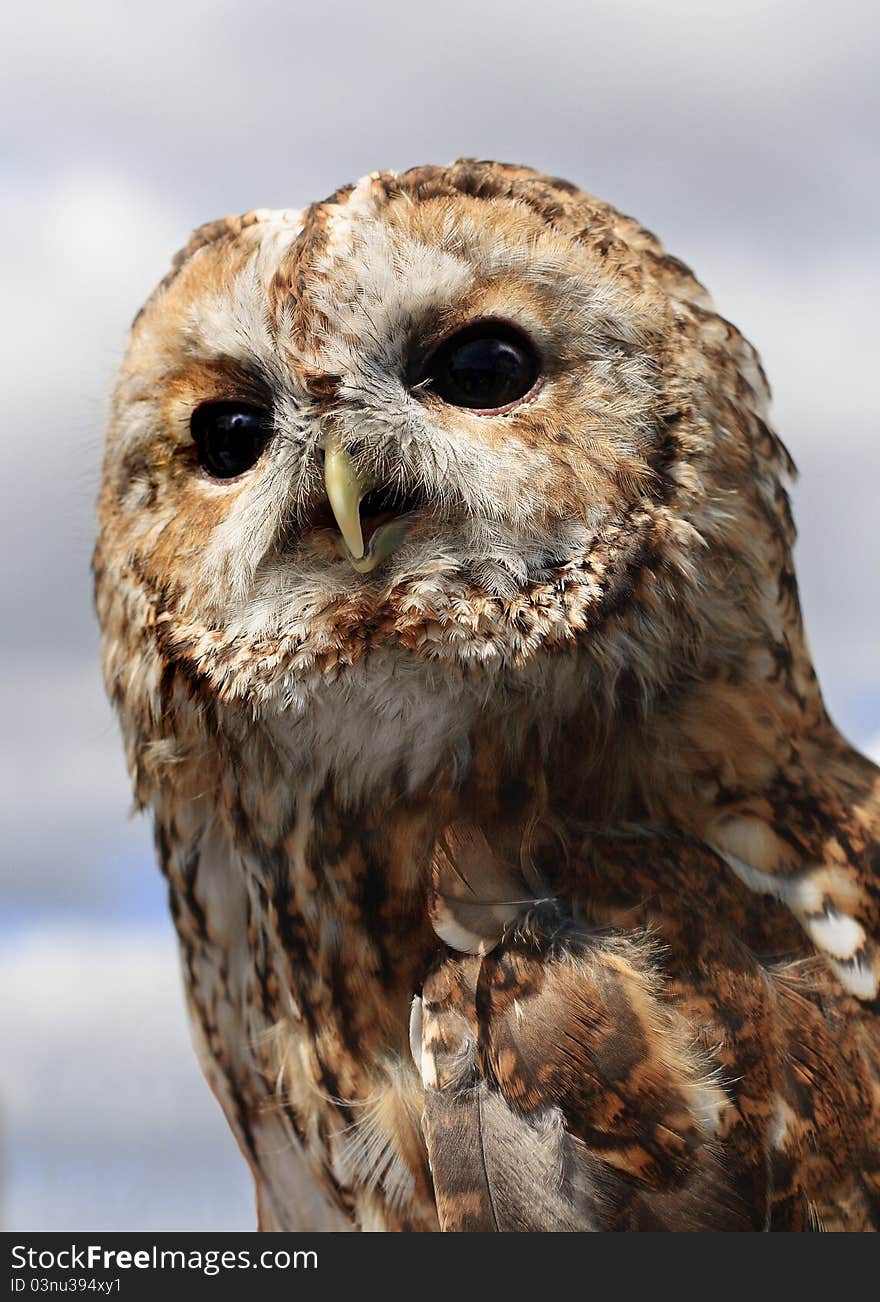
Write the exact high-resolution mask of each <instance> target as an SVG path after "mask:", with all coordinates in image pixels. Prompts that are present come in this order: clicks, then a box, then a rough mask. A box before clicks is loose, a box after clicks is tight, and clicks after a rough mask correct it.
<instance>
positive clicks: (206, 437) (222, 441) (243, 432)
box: [189, 402, 272, 479]
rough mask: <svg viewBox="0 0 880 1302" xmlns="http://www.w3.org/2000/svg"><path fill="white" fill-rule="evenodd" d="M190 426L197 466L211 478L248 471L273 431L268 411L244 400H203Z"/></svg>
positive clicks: (234, 476) (231, 477)
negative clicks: (196, 455) (197, 460)
mask: <svg viewBox="0 0 880 1302" xmlns="http://www.w3.org/2000/svg"><path fill="white" fill-rule="evenodd" d="M189 427H190V431H191V432H192V436H193V440H194V442H195V445H196V452H197V454H198V458H199V465H200V466H201V467H202V468H203V470H206V471H207V472H208V474H209V475H212V476H213V477H214V479H235V478H236V476H238V475H243V474H244V472H245V471H246V470H250V468H251V466H253V465H255V464H256V462H257V461H259V459H260V456H261V455H262V452H263V449H264V448H265V446H266V444H267V443H268V441H269V438H270V436H271V433H272V428H271V418H270V416H269V413H268V412H266V411H264V410H263V409H262V408H261V407H251V406H249V405H248V404H247V403H244V402H205V403H203V404H202V405H201V407H196V409H195V411H194V412H193V414H192V416H191V417H190V422H189Z"/></svg>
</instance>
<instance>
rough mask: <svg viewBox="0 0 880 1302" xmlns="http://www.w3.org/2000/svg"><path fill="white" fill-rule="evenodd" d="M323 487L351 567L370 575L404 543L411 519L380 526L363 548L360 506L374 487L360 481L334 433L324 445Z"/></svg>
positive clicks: (406, 518)
mask: <svg viewBox="0 0 880 1302" xmlns="http://www.w3.org/2000/svg"><path fill="white" fill-rule="evenodd" d="M324 486H325V488H326V489H327V497H328V499H329V502H330V509H331V510H332V512H333V515H334V517H335V519H336V523H337V524H338V525H339V532H340V533H341V534H342V541H343V543H344V544H345V554H346V556H347V558H348V562H349V564H350V565H351V567H352V569H354V570H357V572H358V574H369V573H370V571H371V570H374V569H375V568H376V566H377V565H379V564H380V563H381V562H382V561H384V560H385V559H386V557H388V556H390V555H391V553H392V552H393V551H394V550H395V549H396V548H397V547H398V546H399V545H400V543H401V542H402V541H403V538H404V535H405V533H406V531H407V528H408V527H409V518H408V517H407V516H401V517H400V518H399V519H397V520H389V521H387V522H386V523H385V524H382V525H380V527H379V528H378V529H376V530H375V531H374V533H373V534H372V536H371V538H370V541H369V545H368V546H366V547H365V546H364V533H363V528H362V525H361V512H360V506H361V501H362V500H363V498H364V497H365V496H366V494H367V493H368V492H369V491H370V488H371V487H372V484H371V483H370V482H369V481H368V480H365V479H361V477H360V475H359V474H358V472H357V469H356V468H355V464H354V462H353V461H352V459H351V457H350V456H349V455H348V453H347V452H346V450H345V448H344V447H343V446H342V444H341V443H340V442H339V440H338V439H337V437H336V435H335V434H333V433H331V434H328V436H327V441H326V443H325V444H324Z"/></svg>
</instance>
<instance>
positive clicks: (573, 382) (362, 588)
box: [98, 161, 796, 711]
mask: <svg viewBox="0 0 880 1302" xmlns="http://www.w3.org/2000/svg"><path fill="white" fill-rule="evenodd" d="M766 404H767V387H766V384H765V381H764V378H763V375H762V372H761V369H760V366H759V364H758V361H757V358H756V355H755V353H754V351H753V349H752V348H751V347H750V346H749V345H748V344H747V343H746V342H745V340H744V339H743V338H742V336H741V335H740V334H739V332H738V331H737V330H736V329H735V328H734V327H733V326H731V325H730V324H729V323H728V322H727V321H725V320H724V319H723V318H722V317H720V316H718V315H717V314H716V313H715V312H714V310H713V309H712V306H711V303H710V300H709V298H708V296H707V294H706V292H705V291H704V290H703V288H702V287H701V285H700V284H699V283H698V282H697V281H696V280H695V279H694V276H693V275H692V274H691V272H690V271H689V270H688V268H687V267H685V266H684V265H683V264H682V263H681V262H679V261H678V260H677V259H675V258H672V257H670V256H668V255H667V254H665V253H664V251H663V249H662V247H661V246H660V244H659V243H658V242H657V240H656V239H655V238H654V237H653V236H652V235H650V234H649V233H648V232H647V231H645V230H643V229H642V228H641V227H640V226H639V225H637V223H635V222H634V221H632V220H631V219H629V218H627V217H624V216H621V215H620V214H619V213H617V212H616V211H615V210H614V209H613V208H611V207H610V206H608V205H607V204H605V203H602V202H600V201H598V200H596V199H594V198H591V197H590V196H589V195H586V194H584V193H582V192H581V191H579V190H577V189H575V188H574V187H573V186H572V185H570V184H568V183H567V182H564V181H560V180H555V179H552V178H548V177H546V176H543V175H541V174H539V173H536V172H532V171H528V170H526V169H524V168H519V167H509V166H503V165H499V164H496V163H476V162H472V161H463V162H459V163H456V164H453V165H451V166H449V167H421V168H416V169H414V170H412V171H409V172H406V173H403V174H374V175H371V176H369V177H366V178H365V179H364V180H362V181H361V182H360V183H358V184H357V185H356V186H353V187H347V188H345V189H342V190H340V191H338V192H337V193H336V194H334V195H332V196H331V197H330V198H329V199H327V200H326V201H324V202H323V203H319V204H315V205H313V206H312V207H310V208H308V209H306V210H304V211H301V212H294V211H255V212H252V213H249V214H247V215H246V216H244V217H241V218H229V219H226V220H224V221H220V222H216V223H213V224H211V225H208V226H205V227H202V228H201V229H200V230H199V231H197V232H196V233H195V235H194V236H193V237H192V239H191V241H190V243H189V244H188V245H187V247H186V248H185V249H184V250H183V251H182V252H181V253H180V254H179V255H178V256H177V258H176V259H175V261H174V264H173V268H172V270H171V272H170V273H169V275H168V276H167V277H166V278H165V280H164V281H163V282H162V284H161V285H160V286H159V288H158V289H157V290H156V292H155V293H154V294H153V296H152V297H151V298H150V300H149V302H148V303H147V304H146V306H145V307H144V308H143V309H142V311H141V312H140V314H139V315H138V317H137V319H136V322H135V325H134V329H133V332H132V336H131V342H130V346H129V349H128V353H127V356H126V358H125V361H124V364H123V366H122V369H121V373H120V376H119V380H118V383H117V386H116V390H115V394H114V398H113V404H112V418H111V423H110V431H109V438H108V443H107V453H106V461H105V467H104V485H103V495H102V499H101V545H100V548H99V554H98V570H99V586H100V577H101V575H102V574H103V572H104V570H105V569H106V568H107V566H108V565H109V566H111V567H115V568H116V569H118V567H120V566H122V567H124V569H125V571H126V583H128V584H131V585H133V587H134V589H135V590H136V592H137V594H138V596H139V598H140V602H139V604H138V603H134V604H132V603H131V602H130V603H129V611H128V615H127V618H128V619H131V620H138V621H140V624H141V626H142V629H143V632H144V633H145V635H146V636H147V637H148V638H149V639H152V640H156V639H159V640H160V641H161V644H162V648H163V655H164V656H165V657H166V658H170V659H172V660H174V661H175V662H176V663H177V664H179V665H181V666H184V667H185V669H186V672H187V673H188V674H189V675H190V676H191V677H192V678H193V679H198V680H199V681H201V682H203V683H205V684H206V685H207V686H208V687H209V689H210V691H211V692H212V693H213V694H214V695H215V697H216V698H218V699H222V700H225V701H242V702H246V703H247V704H248V707H249V708H251V709H253V710H256V711H261V710H266V709H269V710H273V709H287V708H290V707H291V705H292V704H294V703H296V702H299V703H302V701H303V699H304V698H305V697H306V696H307V695H308V691H309V685H310V684H314V683H317V682H325V681H326V680H327V678H328V676H331V677H338V676H339V675H344V674H345V673H346V671H347V670H350V669H352V668H353V667H355V666H357V665H363V664H365V663H368V662H369V660H370V658H371V657H374V656H376V655H382V656H383V657H385V658H386V659H387V657H388V656H389V655H391V656H394V657H397V658H398V660H399V661H400V663H401V664H402V665H405V664H409V665H414V664H419V665H421V666H425V667H428V668H429V669H430V667H432V666H433V667H434V669H437V668H438V667H439V668H442V671H443V673H444V674H451V675H464V676H469V677H471V678H474V677H476V678H478V679H479V680H480V681H481V683H482V684H483V685H484V686H488V685H489V684H491V683H495V684H497V685H498V686H499V690H500V689H501V685H502V684H503V683H505V682H510V681H513V680H515V679H516V678H517V676H519V677H520V678H522V677H523V676H525V677H528V675H529V674H530V673H532V674H533V673H534V672H537V670H538V668H540V672H541V673H546V672H547V669H546V666H547V665H548V664H549V663H550V662H551V661H553V662H554V663H556V664H557V665H559V666H561V665H562V664H563V663H567V664H569V665H570V664H571V662H572V657H574V658H576V659H577V662H578V670H577V680H578V682H580V683H582V684H583V685H584V690H585V691H589V692H591V693H593V694H594V695H595V694H596V693H600V694H601V695H602V696H603V699H609V700H610V699H613V698H614V694H615V691H616V690H617V689H618V688H619V686H620V684H621V683H623V684H625V685H626V690H627V691H628V692H629V694H630V695H631V696H632V695H633V694H634V693H635V694H636V695H638V696H639V697H641V698H643V699H645V700H649V699H651V698H654V697H656V696H657V694H658V693H660V694H662V693H664V692H668V691H669V690H670V689H672V688H673V687H674V685H675V684H676V683H677V682H681V681H683V680H685V679H692V678H694V677H697V678H699V677H700V676H701V675H704V674H705V672H706V671H707V667H709V666H711V667H712V668H713V669H717V667H718V666H719V665H721V666H733V665H735V664H742V663H745V662H747V661H748V660H749V657H751V656H754V655H755V654H761V655H766V651H767V646H768V644H776V643H778V642H779V641H780V639H782V640H784V636H785V630H784V629H783V623H784V612H783V606H785V605H786V603H787V604H788V605H789V606H791V604H792V603H793V602H795V598H794V588H793V584H789V585H788V587H787V588H780V576H781V575H783V574H786V575H787V574H790V558H789V548H790V544H791V539H792V529H791V524H790V520H789V515H788V509H787V502H786V497H785V493H784V490H783V487H782V485H781V477H782V476H783V475H784V473H785V472H786V470H787V469H788V468H789V463H788V459H787V456H786V454H785V452H784V450H783V449H782V447H781V445H780V444H779V442H778V441H777V440H776V438H775V437H774V435H773V434H772V433H771V432H770V430H769V428H768V426H767V424H766V423H765V415H766V410H765V409H766ZM795 604H796V603H795ZM789 614H791V611H789ZM791 632H792V629H791V628H789V630H788V633H789V634H791Z"/></svg>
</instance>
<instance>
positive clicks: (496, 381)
mask: <svg viewBox="0 0 880 1302" xmlns="http://www.w3.org/2000/svg"><path fill="white" fill-rule="evenodd" d="M540 371H541V365H540V362H539V360H538V355H537V353H536V352H535V349H534V348H533V347H532V345H531V343H530V342H529V340H528V339H526V337H525V335H522V334H520V332H519V331H518V330H514V329H513V328H512V327H511V326H507V325H505V324H504V323H503V322H500V321H480V322H478V323H477V324H475V325H472V326H468V327H466V329H464V330H459V331H458V332H457V333H456V334H454V335H451V336H450V337H449V338H448V339H444V341H443V343H442V344H440V346H439V348H437V349H436V351H435V352H434V353H432V354H431V356H430V357H429V358H428V361H427V362H426V363H425V366H424V375H425V381H426V383H425V386H424V387H425V388H426V389H427V390H428V391H429V392H431V393H436V394H437V396H438V398H442V399H443V401H444V402H448V403H450V404H451V405H452V406H453V407H469V408H470V409H471V410H473V411H482V412H486V413H489V412H497V411H500V410H504V409H505V408H507V407H510V406H512V405H513V404H514V403H516V402H518V401H519V400H520V399H521V398H524V397H525V396H526V394H527V393H529V392H530V391H531V390H532V389H533V388H534V386H535V384H536V382H537V379H538V376H539V374H540Z"/></svg>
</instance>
